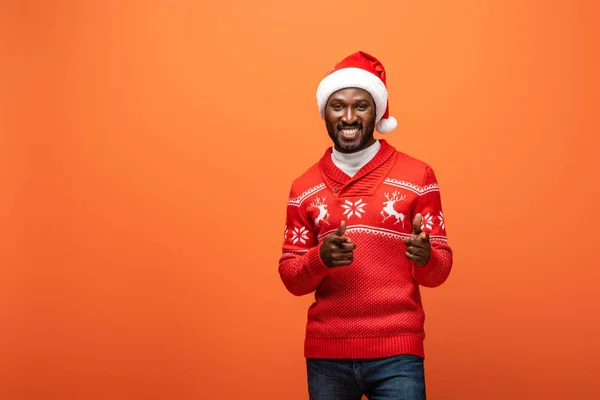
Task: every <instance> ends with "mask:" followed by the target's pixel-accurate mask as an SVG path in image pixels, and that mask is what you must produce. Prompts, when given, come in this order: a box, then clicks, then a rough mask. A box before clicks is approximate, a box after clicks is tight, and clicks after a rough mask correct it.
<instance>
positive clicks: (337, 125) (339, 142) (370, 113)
mask: <svg viewBox="0 0 600 400" xmlns="http://www.w3.org/2000/svg"><path fill="white" fill-rule="evenodd" d="M325 125H326V126H327V132H328V133H329V137H330V138H331V140H333V143H334V145H335V148H336V150H338V151H340V152H342V153H354V152H357V151H359V150H362V149H365V148H367V147H369V146H370V145H372V144H373V143H375V138H374V137H373V131H374V130H375V102H374V101H373V97H371V94H370V93H369V92H367V91H366V90H363V89H359V88H347V89H341V90H338V91H337V92H334V93H333V94H332V95H331V96H330V97H329V100H328V101H327V105H326V106H325Z"/></svg>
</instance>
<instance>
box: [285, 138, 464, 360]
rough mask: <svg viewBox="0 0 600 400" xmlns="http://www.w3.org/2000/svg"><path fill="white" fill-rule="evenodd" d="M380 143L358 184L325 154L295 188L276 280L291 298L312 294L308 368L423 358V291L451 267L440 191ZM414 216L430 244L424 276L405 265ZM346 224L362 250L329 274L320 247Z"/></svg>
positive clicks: (423, 167) (414, 164) (426, 169)
mask: <svg viewBox="0 0 600 400" xmlns="http://www.w3.org/2000/svg"><path fill="white" fill-rule="evenodd" d="M380 143H381V146H380V149H379V151H378V152H377V154H376V155H375V157H373V158H372V159H371V160H370V161H369V162H368V163H367V164H366V165H365V166H363V167H362V168H361V169H360V170H359V171H358V172H357V173H356V174H355V175H354V176H353V177H350V176H348V175H347V174H345V173H344V172H342V171H341V170H340V169H339V168H338V167H337V166H336V165H335V164H334V163H333V161H332V159H331V153H332V149H331V148H328V149H327V150H326V151H325V154H324V155H323V157H322V158H321V159H320V160H319V161H318V162H317V163H316V164H314V165H313V166H312V167H311V168H309V169H308V170H307V171H306V172H305V173H304V174H302V175H301V176H300V177H298V178H297V179H295V180H294V182H293V184H292V187H291V190H290V196H289V200H288V203H287V217H286V226H285V232H284V243H283V249H282V254H281V258H280V260H279V274H280V277H281V279H282V281H283V284H284V285H285V287H286V288H287V290H289V291H290V292H291V293H292V294H294V295H296V296H303V295H307V294H310V293H313V292H314V296H315V301H314V303H313V304H312V305H311V306H310V307H309V309H308V316H307V324H306V337H305V342H304V355H305V357H307V358H379V357H388V356H393V355H398V354H414V355H417V356H420V357H424V356H425V355H424V346H423V341H424V338H425V332H424V329H423V325H424V321H425V314H424V311H423V306H422V304H421V296H420V292H419V285H421V286H425V287H436V286H439V285H441V284H442V283H443V282H444V281H445V280H446V279H447V277H448V275H449V273H450V270H451V267H452V260H453V257H452V250H451V248H450V247H449V245H448V243H447V238H446V230H445V224H444V216H443V214H442V205H441V200H440V192H439V187H438V183H437V181H436V177H435V174H434V172H433V170H432V168H431V167H430V166H429V165H427V164H426V163H424V162H422V161H419V160H417V159H415V158H413V157H411V156H408V155H406V154H404V153H402V152H399V151H397V150H396V149H395V148H394V147H393V146H391V145H390V144H389V143H387V142H386V141H385V140H380ZM417 213H421V215H422V216H423V220H422V226H421V229H422V230H423V231H424V232H427V233H428V234H429V237H430V241H431V256H430V260H429V262H428V263H427V264H426V265H425V266H423V267H417V266H415V265H413V264H412V262H411V261H410V260H409V259H408V258H406V255H405V252H406V246H405V245H404V243H403V242H402V238H405V237H409V236H410V234H411V232H412V221H413V218H414V216H415V214H417ZM343 220H345V221H346V224H347V226H346V232H345V236H347V237H349V238H350V239H351V240H352V242H354V243H355V244H356V248H355V250H354V261H353V263H352V264H351V265H349V266H343V267H337V268H328V267H327V266H326V265H325V264H323V262H322V260H321V257H320V253H319V252H320V246H321V244H322V243H323V240H324V239H325V237H326V236H327V235H329V234H331V233H332V232H334V231H335V230H336V229H337V228H338V227H339V226H340V223H341V221H343Z"/></svg>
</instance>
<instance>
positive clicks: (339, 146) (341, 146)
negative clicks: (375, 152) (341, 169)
mask: <svg viewBox="0 0 600 400" xmlns="http://www.w3.org/2000/svg"><path fill="white" fill-rule="evenodd" d="M325 126H326V127H327V133H328V134H329V137H330V138H331V140H332V141H333V144H334V145H335V148H336V150H338V151H340V152H342V153H353V152H356V151H360V150H362V149H364V147H365V143H367V142H368V141H370V140H371V139H372V138H373V132H374V131H375V124H372V125H370V126H366V125H364V124H363V125H362V126H361V125H360V124H358V123H356V124H352V125H346V124H341V125H340V126H339V127H338V126H333V125H331V124H329V123H328V122H327V121H326V122H325ZM352 126H355V127H357V128H358V127H360V128H362V131H363V133H364V135H363V136H362V137H361V138H360V140H359V141H358V142H357V143H356V144H348V143H341V142H340V140H339V139H338V135H337V132H338V128H348V127H352Z"/></svg>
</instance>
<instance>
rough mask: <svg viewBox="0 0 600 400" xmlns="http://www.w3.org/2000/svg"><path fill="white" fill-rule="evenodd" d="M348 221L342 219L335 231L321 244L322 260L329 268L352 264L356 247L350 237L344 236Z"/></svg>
mask: <svg viewBox="0 0 600 400" xmlns="http://www.w3.org/2000/svg"><path fill="white" fill-rule="evenodd" d="M345 231H346V221H342V223H341V224H340V227H339V228H337V230H336V231H335V232H333V233H332V234H331V235H329V236H327V237H326V238H325V240H324V241H323V244H322V245H321V260H322V261H323V264H325V265H326V266H328V267H329V268H334V267H343V266H346V265H350V264H352V261H353V260H354V253H353V250H354V248H355V247H356V245H355V244H354V243H352V242H351V241H350V239H349V238H347V237H344V232H345Z"/></svg>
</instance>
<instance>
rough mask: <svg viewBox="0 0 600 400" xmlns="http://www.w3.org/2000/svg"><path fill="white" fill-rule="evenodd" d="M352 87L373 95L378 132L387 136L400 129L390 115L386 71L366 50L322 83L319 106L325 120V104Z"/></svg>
mask: <svg viewBox="0 0 600 400" xmlns="http://www.w3.org/2000/svg"><path fill="white" fill-rule="evenodd" d="M349 87H357V88H361V89H364V90H366V91H367V92H369V93H370V94H371V96H373V100H374V101H375V124H376V128H377V132H379V133H383V134H385V133H389V132H392V131H393V130H394V129H396V127H397V126H398V122H397V121H396V119H395V118H394V117H390V115H389V104H388V92H387V87H386V78H385V69H384V68H383V65H382V64H381V62H379V60H377V59H376V58H375V57H373V56H372V55H369V54H367V53H365V52H363V51H358V52H356V53H354V54H351V55H349V56H348V57H346V58H344V59H343V60H342V61H340V62H338V63H337V64H336V65H335V66H334V67H333V68H332V69H331V70H330V71H329V72H328V73H327V75H326V76H325V78H323V80H322V81H321V82H320V83H319V87H318V88H317V104H318V105H319V111H320V113H321V117H322V118H325V105H326V104H327V100H329V96H331V95H332V94H333V93H334V92H336V91H338V90H340V89H344V88H349Z"/></svg>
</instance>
